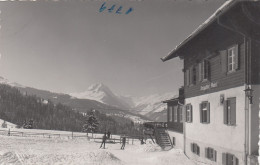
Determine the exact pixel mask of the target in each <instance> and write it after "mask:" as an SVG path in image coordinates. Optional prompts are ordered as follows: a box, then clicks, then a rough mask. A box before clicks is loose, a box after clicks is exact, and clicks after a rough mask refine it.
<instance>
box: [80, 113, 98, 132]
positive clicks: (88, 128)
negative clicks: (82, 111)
mask: <svg viewBox="0 0 260 165" xmlns="http://www.w3.org/2000/svg"><path fill="white" fill-rule="evenodd" d="M98 126H99V122H98V120H97V118H96V116H95V110H94V109H92V110H91V111H90V112H88V113H87V116H86V121H85V123H84V125H83V128H82V131H83V132H87V133H92V134H93V133H94V132H96V131H97V129H98Z"/></svg>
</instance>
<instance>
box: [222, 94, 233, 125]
mask: <svg viewBox="0 0 260 165" xmlns="http://www.w3.org/2000/svg"><path fill="white" fill-rule="evenodd" d="M224 124H226V125H236V98H228V99H227V100H225V101H224Z"/></svg>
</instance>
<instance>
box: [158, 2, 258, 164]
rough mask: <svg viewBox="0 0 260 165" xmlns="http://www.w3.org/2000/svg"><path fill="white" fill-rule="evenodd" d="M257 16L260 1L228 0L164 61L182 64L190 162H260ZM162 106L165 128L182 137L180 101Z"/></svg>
mask: <svg viewBox="0 0 260 165" xmlns="http://www.w3.org/2000/svg"><path fill="white" fill-rule="evenodd" d="M259 18H260V2H259V1H253V0H231V1H227V2H225V4H224V5H222V6H221V7H220V8H219V9H218V10H217V11H216V12H215V13H214V14H213V15H212V16H211V17H209V18H208V19H207V20H206V21H205V22H204V23H203V24H202V25H201V26H200V27H199V28H198V29H196V30H195V31H194V32H193V33H192V34H191V35H190V36H189V37H188V38H187V39H186V40H184V41H183V42H182V43H181V44H180V45H178V46H177V47H176V48H175V49H174V50H173V51H172V52H171V53H170V54H169V55H168V56H166V57H164V58H162V60H163V61H167V60H170V59H173V58H175V57H179V58H180V59H183V62H184V68H183V72H184V82H185V84H184V98H185V100H184V103H185V106H184V107H183V114H182V116H183V117H184V118H183V120H184V122H183V150H184V152H185V153H186V155H187V156H188V157H190V158H191V159H193V160H197V161H200V162H205V163H208V164H218V165H255V164H258V163H257V155H258V141H259V107H260V19H259ZM180 69H182V68H180ZM165 102H166V103H167V104H168V109H169V110H168V116H169V118H168V125H169V129H172V130H173V131H175V132H180V133H182V132H181V128H179V126H180V125H181V123H178V121H179V120H178V119H176V117H175V115H174V114H176V113H177V115H178V110H174V106H177V107H179V106H180V105H181V104H178V98H175V99H173V100H169V101H165ZM172 106H173V110H172V108H171V107H172ZM175 109H176V108H175ZM177 109H178V108H177ZM176 111H177V112H176ZM180 120H181V119H180ZM174 121H177V123H175V122H174ZM175 135H176V133H175Z"/></svg>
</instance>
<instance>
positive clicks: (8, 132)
mask: <svg viewBox="0 0 260 165" xmlns="http://www.w3.org/2000/svg"><path fill="white" fill-rule="evenodd" d="M10 134H11V133H10V128H9V130H8V136H10Z"/></svg>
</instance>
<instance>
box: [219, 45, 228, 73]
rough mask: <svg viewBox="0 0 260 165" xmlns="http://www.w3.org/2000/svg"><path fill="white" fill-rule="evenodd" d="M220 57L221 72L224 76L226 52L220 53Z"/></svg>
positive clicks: (225, 71)
mask: <svg viewBox="0 0 260 165" xmlns="http://www.w3.org/2000/svg"><path fill="white" fill-rule="evenodd" d="M220 56H221V71H222V73H223V74H225V75H226V73H227V50H222V51H220Z"/></svg>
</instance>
